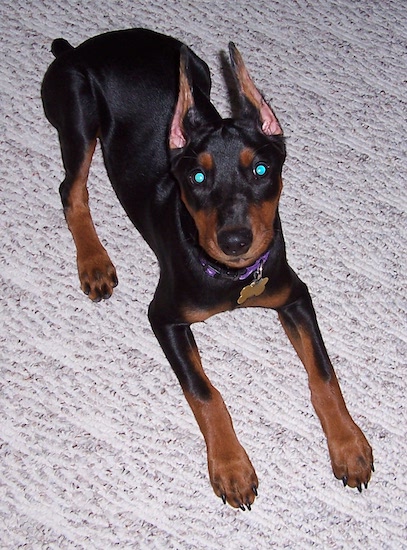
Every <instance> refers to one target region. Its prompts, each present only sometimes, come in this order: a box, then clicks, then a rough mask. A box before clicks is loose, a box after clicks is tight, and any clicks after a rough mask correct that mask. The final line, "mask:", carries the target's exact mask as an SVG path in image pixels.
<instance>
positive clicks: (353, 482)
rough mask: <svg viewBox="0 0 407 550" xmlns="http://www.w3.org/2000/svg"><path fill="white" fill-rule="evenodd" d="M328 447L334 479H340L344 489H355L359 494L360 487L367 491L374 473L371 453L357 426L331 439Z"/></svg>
mask: <svg viewBox="0 0 407 550" xmlns="http://www.w3.org/2000/svg"><path fill="white" fill-rule="evenodd" d="M328 447H329V454H330V456H331V462H332V469H333V472H334V475H335V477H336V478H337V479H341V480H342V481H343V484H344V486H345V487H346V486H349V487H357V489H358V491H359V492H360V493H361V492H362V485H364V486H365V489H367V486H368V483H369V480H370V477H371V475H372V472H374V465H373V453H372V448H371V446H370V445H369V443H368V441H367V439H366V437H365V436H364V435H363V433H362V431H361V430H360V429H359V428H358V426H356V425H353V426H352V427H351V429H350V430H349V431H346V432H345V433H343V434H340V435H339V436H336V437H331V438H330V440H329V441H328Z"/></svg>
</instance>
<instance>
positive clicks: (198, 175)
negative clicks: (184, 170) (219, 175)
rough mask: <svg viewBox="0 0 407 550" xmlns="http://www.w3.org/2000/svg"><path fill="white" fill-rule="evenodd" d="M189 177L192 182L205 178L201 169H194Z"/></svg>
mask: <svg viewBox="0 0 407 550" xmlns="http://www.w3.org/2000/svg"><path fill="white" fill-rule="evenodd" d="M190 179H191V182H192V183H203V182H204V181H205V180H206V176H205V174H204V172H202V170H194V171H193V172H192V173H191V175H190Z"/></svg>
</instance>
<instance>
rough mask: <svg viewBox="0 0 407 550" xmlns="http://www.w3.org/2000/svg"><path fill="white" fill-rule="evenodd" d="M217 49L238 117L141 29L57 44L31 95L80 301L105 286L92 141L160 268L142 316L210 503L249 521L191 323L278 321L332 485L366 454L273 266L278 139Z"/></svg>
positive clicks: (282, 262)
mask: <svg viewBox="0 0 407 550" xmlns="http://www.w3.org/2000/svg"><path fill="white" fill-rule="evenodd" d="M229 50H230V59H231V67H232V71H233V74H234V76H235V80H236V87H237V90H238V97H239V102H240V112H239V114H238V116H237V117H236V118H233V119H222V118H221V117H220V116H219V114H218V113H217V111H216V109H215V108H214V106H213V105H212V103H211V102H210V98H209V95H210V87H211V82H210V76H209V70H208V67H207V65H206V64H205V63H204V62H203V61H202V60H201V59H199V58H198V57H197V56H196V55H195V54H194V53H193V52H192V51H191V50H190V49H189V48H187V47H186V46H184V45H182V44H181V43H180V42H178V41H177V40H175V39H173V38H170V37H166V36H163V35H159V34H156V33H154V32H151V31H147V30H141V29H138V30H128V31H120V32H113V33H108V34H104V35H101V36H97V37H96V38H92V39H91V40H88V41H87V42H85V43H84V44H82V45H80V46H79V47H77V48H75V49H74V48H72V47H71V46H70V45H69V44H68V43H67V42H66V41H65V40H62V39H59V40H56V41H54V43H53V46H52V51H53V53H54V54H55V56H56V58H57V59H56V60H55V61H54V62H53V63H52V65H51V66H50V68H49V69H48V71H47V73H46V75H45V78H44V82H43V87H42V98H43V103H44V109H45V113H46V116H47V118H48V120H49V121H50V122H51V124H53V125H54V126H55V128H56V129H57V130H58V134H59V139H60V144H61V149H62V158H63V163H64V167H65V171H66V178H65V180H64V181H63V183H62V185H61V187H60V192H61V197H62V203H63V206H64V211H65V216H66V220H67V222H68V226H69V229H70V230H71V232H72V235H73V238H74V241H75V244H76V249H77V263H78V271H79V278H80V281H81V286H82V290H83V291H84V292H85V293H86V294H87V295H88V296H89V298H91V299H92V300H95V301H97V300H100V299H103V298H109V296H110V295H111V294H112V291H113V288H114V287H115V286H116V284H117V277H116V271H115V268H114V266H113V265H112V262H111V261H110V259H109V256H108V254H107V252H106V250H105V249H104V248H103V246H102V245H101V243H100V241H99V239H98V237H97V235H96V232H95V228H94V226H93V223H92V219H91V215H90V212H89V207H88V193H87V187H86V185H87V178H88V173H89V167H90V163H91V160H92V155H93V152H94V150H95V146H96V140H97V139H98V138H99V139H100V142H101V146H102V151H103V156H104V162H105V165H106V169H107V173H108V175H109V178H110V181H111V183H112V185H113V187H114V190H115V192H116V194H117V196H118V198H119V200H120V202H121V204H122V205H123V207H124V209H125V211H126V212H127V214H128V216H129V218H130V219H131V221H132V222H133V224H134V225H135V226H136V227H137V229H138V230H139V231H140V233H141V234H142V235H143V237H144V238H145V240H146V241H147V243H148V244H149V245H150V247H151V248H152V249H153V251H154V252H155V254H156V255H157V258H158V261H159V264H160V273H161V275H160V280H159V283H158V286H157V289H156V291H155V295H154V299H153V301H152V302H151V305H150V309H149V319H150V322H151V325H152V328H153V330H154V333H155V335H156V336H157V339H158V341H159V342H160V344H161V346H162V348H163V350H164V353H165V355H166V356H167V358H168V361H169V362H170V364H171V366H172V368H173V370H174V372H175V374H176V376H177V377H178V380H179V382H180V384H181V386H182V389H183V391H184V394H185V397H186V399H187V400H188V403H189V405H190V406H191V408H192V411H193V413H194V415H195V417H196V419H197V421H198V424H199V427H200V429H201V430H202V433H203V436H204V438H205V441H206V445H207V451H208V466H209V475H210V480H211V483H212V486H213V489H214V491H215V493H216V494H217V495H218V496H219V497H221V498H222V499H223V501H224V502H226V501H227V502H229V504H231V505H232V506H234V507H240V508H242V509H243V510H244V509H245V507H247V508H248V509H250V507H251V504H252V503H253V501H254V499H255V496H256V495H257V488H258V480H257V476H256V473H255V471H254V469H253V466H252V464H251V462H250V460H249V458H248V456H247V454H246V452H245V450H244V449H243V447H242V446H241V445H240V443H239V441H238V440H237V438H236V435H235V432H234V430H233V425H232V421H231V418H230V415H229V413H228V411H227V409H226V406H225V404H224V402H223V400H222V397H221V395H220V394H219V392H218V391H217V390H216V389H215V388H214V387H213V386H212V384H211V382H210V381H209V379H208V378H207V376H206V375H205V373H204V371H203V368H202V365H201V360H200V356H199V353H198V350H197V347H196V344H195V340H194V337H193V335H192V332H191V329H190V325H191V324H192V323H195V322H198V321H203V320H205V319H207V318H208V317H210V316H211V315H213V314H215V313H219V312H222V311H225V310H230V309H234V308H238V307H242V306H248V307H267V308H272V309H275V310H276V311H277V312H278V315H279V318H280V320H281V323H282V325H283V327H284V329H285V330H286V332H287V334H288V337H289V339H290V340H291V342H292V344H293V345H294V347H295V349H296V351H297V353H298V355H299V356H300V358H301V360H302V362H303V363H304V365H305V368H306V370H307V373H308V378H309V386H310V389H311V398H312V403H313V405H314V407H315V410H316V412H317V414H318V416H319V418H320V420H321V424H322V427H323V429H324V432H325V434H326V436H327V440H328V447H329V452H330V456H331V461H332V468H333V471H334V474H335V476H336V477H337V478H339V479H342V480H343V482H344V484H345V485H349V486H350V487H357V488H358V489H359V490H360V491H361V490H362V484H364V485H365V486H366V487H367V484H368V481H369V479H370V476H371V471H372V470H373V457H372V450H371V447H370V445H369V444H368V442H367V441H366V438H365V437H364V435H363V433H362V432H361V430H360V429H359V428H358V426H357V425H356V424H355V423H354V421H353V420H352V418H351V417H350V415H349V413H348V411H347V408H346V406H345V403H344V400H343V397H342V394H341V391H340V388H339V385H338V381H337V378H336V376H335V373H334V370H333V368H332V365H331V362H330V360H329V358H328V356H327V352H326V350H325V346H324V343H323V341H322V338H321V334H320V331H319V329H318V326H317V322H316V318H315V313H314V309H313V306H312V303H311V299H310V296H309V293H308V290H307V287H306V286H305V284H304V283H303V282H301V281H300V280H299V278H298V277H297V276H296V274H295V273H294V272H293V271H292V269H291V268H290V267H289V266H288V264H287V260H286V255H285V247H284V240H283V234H282V231H281V225H280V218H279V215H278V201H279V198H280V193H281V189H282V180H281V170H282V166H283V163H284V160H285V144H284V139H283V132H282V130H281V127H280V124H279V122H278V120H277V118H276V116H275V115H274V113H273V111H272V110H271V109H270V107H269V106H268V105H267V104H266V102H265V101H264V99H263V97H262V96H261V94H260V93H259V92H258V90H257V89H256V87H255V86H254V84H253V82H252V80H251V78H250V76H249V74H248V72H247V70H246V68H245V66H244V64H243V61H242V58H241V56H240V54H239V52H238V51H237V49H236V48H235V46H234V45H233V44H230V46H229ZM106 222H107V223H108V220H106Z"/></svg>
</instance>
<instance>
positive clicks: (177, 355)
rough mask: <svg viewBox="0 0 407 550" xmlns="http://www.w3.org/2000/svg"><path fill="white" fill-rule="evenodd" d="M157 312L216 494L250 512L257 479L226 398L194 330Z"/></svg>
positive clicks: (155, 324) (158, 330)
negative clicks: (212, 377) (199, 434)
mask: <svg viewBox="0 0 407 550" xmlns="http://www.w3.org/2000/svg"><path fill="white" fill-rule="evenodd" d="M154 310H155V308H154V306H153V307H150V311H149V318H150V322H151V325H152V328H153V330H154V333H155V335H156V337H157V339H158V341H159V343H160V344H161V347H162V349H163V351H164V353H165V355H166V357H167V359H168V360H169V362H170V364H171V366H172V368H173V370H174V372H175V374H176V375H177V378H178V380H179V382H180V384H181V387H182V390H183V392H184V394H185V397H186V399H187V401H188V403H189V405H190V407H191V409H192V411H193V413H194V415H195V418H196V420H197V422H198V425H199V427H200V429H201V431H202V434H203V436H204V438H205V442H206V447H207V454H208V468H209V477H210V481H211V484H212V487H213V490H214V491H215V493H216V494H217V495H218V496H219V497H220V498H222V500H223V501H224V502H228V503H229V504H230V505H231V506H233V507H234V508H241V509H242V510H244V509H245V507H247V508H248V509H249V510H250V507H251V504H252V503H253V501H254V499H255V496H256V495H257V486H258V480H257V476H256V473H255V471H254V468H253V466H252V464H251V462H250V460H249V457H248V456H247V454H246V451H245V450H244V449H243V447H242V445H241V444H240V443H239V441H238V439H237V437H236V434H235V431H234V429H233V424H232V420H231V417H230V414H229V412H228V410H227V408H226V406H225V403H224V401H223V399H222V396H221V395H220V393H219V391H218V390H217V389H216V388H215V387H214V386H213V385H212V384H211V382H210V380H209V379H208V377H207V376H206V374H205V372H204V370H203V368H202V364H201V359H200V356H199V352H198V349H197V346H196V343H195V339H194V337H193V335H192V332H191V329H190V327H189V325H188V324H182V323H177V324H172V323H168V322H165V321H164V320H163V318H162V317H161V315H157V314H155V313H154Z"/></svg>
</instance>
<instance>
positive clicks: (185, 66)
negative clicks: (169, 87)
mask: <svg viewBox="0 0 407 550" xmlns="http://www.w3.org/2000/svg"><path fill="white" fill-rule="evenodd" d="M200 121H201V117H200V115H199V112H198V110H197V108H196V106H195V100H194V96H193V92H192V84H191V75H190V69H189V52H188V48H187V47H186V46H185V45H183V46H182V47H181V51H180V62H179V91H178V101H177V104H176V107H175V112H174V116H173V119H172V123H171V129H170V136H169V146H170V149H182V148H183V147H185V145H186V144H187V142H188V131H191V130H192V129H193V128H194V127H195V126H199V124H200Z"/></svg>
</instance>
